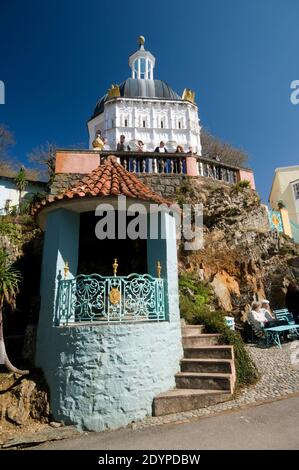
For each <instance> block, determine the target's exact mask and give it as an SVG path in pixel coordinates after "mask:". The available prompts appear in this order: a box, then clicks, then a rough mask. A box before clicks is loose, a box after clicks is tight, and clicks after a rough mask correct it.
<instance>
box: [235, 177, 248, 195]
mask: <svg viewBox="0 0 299 470" xmlns="http://www.w3.org/2000/svg"><path fill="white" fill-rule="evenodd" d="M243 189H250V182H249V181H247V180H241V181H239V182H238V183H236V184H235V185H234V186H233V191H235V192H237V193H238V192H240V191H242V190H243Z"/></svg>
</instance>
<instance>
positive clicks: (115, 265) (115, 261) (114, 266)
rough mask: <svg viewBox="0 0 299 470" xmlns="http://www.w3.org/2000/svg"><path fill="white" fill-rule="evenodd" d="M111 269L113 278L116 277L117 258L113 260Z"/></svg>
mask: <svg viewBox="0 0 299 470" xmlns="http://www.w3.org/2000/svg"><path fill="white" fill-rule="evenodd" d="M112 267H113V276H116V275H117V268H118V263H117V258H114V263H113V265H112Z"/></svg>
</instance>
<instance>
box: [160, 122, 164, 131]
mask: <svg viewBox="0 0 299 470" xmlns="http://www.w3.org/2000/svg"><path fill="white" fill-rule="evenodd" d="M160 124H161V129H163V127H164V122H163V121H161V123H160Z"/></svg>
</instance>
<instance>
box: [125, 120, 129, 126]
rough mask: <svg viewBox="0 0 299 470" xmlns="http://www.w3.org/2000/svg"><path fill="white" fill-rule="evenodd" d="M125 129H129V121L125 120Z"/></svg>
mask: <svg viewBox="0 0 299 470" xmlns="http://www.w3.org/2000/svg"><path fill="white" fill-rule="evenodd" d="M125 127H128V119H125Z"/></svg>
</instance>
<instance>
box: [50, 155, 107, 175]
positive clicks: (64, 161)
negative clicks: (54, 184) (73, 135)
mask: <svg viewBox="0 0 299 470" xmlns="http://www.w3.org/2000/svg"><path fill="white" fill-rule="evenodd" d="M99 164H100V154H99V152H95V151H94V150H91V151H83V152H80V151H78V150H74V151H72V150H57V152H56V164H55V173H82V174H84V173H91V172H92V171H93V170H95V169H96V168H97V167H98V166H99Z"/></svg>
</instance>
